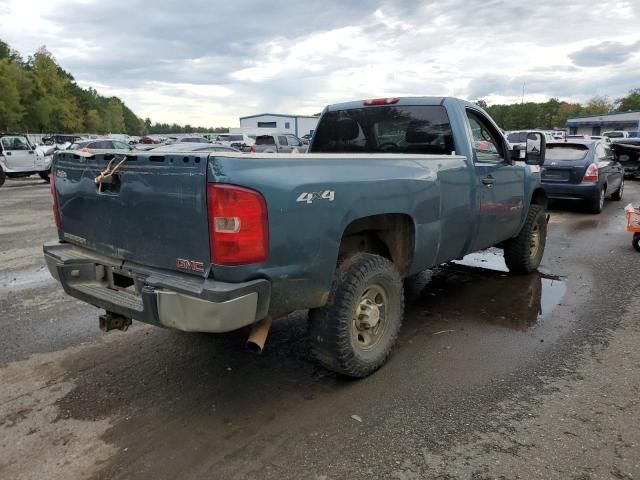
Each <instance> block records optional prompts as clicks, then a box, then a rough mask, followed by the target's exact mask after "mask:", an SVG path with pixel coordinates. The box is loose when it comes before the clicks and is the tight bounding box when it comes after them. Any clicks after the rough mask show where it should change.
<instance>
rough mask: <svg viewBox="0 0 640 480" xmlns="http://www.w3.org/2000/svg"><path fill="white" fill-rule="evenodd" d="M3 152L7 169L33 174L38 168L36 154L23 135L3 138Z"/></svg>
mask: <svg viewBox="0 0 640 480" xmlns="http://www.w3.org/2000/svg"><path fill="white" fill-rule="evenodd" d="M0 141H1V142H2V150H3V152H4V155H5V162H6V164H7V167H9V169H10V170H11V171H13V172H32V171H34V170H35V168H36V160H35V157H36V156H35V153H34V152H33V150H32V149H31V146H30V145H29V142H28V141H27V138H26V137H24V136H22V135H7V136H6V137H2V139H1V140H0Z"/></svg>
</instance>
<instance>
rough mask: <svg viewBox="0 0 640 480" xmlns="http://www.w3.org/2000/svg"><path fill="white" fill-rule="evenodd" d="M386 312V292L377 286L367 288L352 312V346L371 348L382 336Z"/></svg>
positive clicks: (387, 302)
mask: <svg viewBox="0 0 640 480" xmlns="http://www.w3.org/2000/svg"><path fill="white" fill-rule="evenodd" d="M388 311H389V297H388V295H387V292H386V290H385V289H384V288H383V287H382V286H381V285H378V284H373V285H370V286H369V287H367V288H366V289H365V291H364V292H363V293H362V295H361V296H360V299H359V300H358V303H357V304H356V307H355V309H354V312H353V322H352V328H351V334H352V338H353V344H354V345H356V346H357V347H359V348H361V349H363V350H368V349H371V348H373V347H374V346H375V345H376V344H377V343H378V342H379V341H380V339H381V338H382V335H383V334H384V331H385V328H386V323H387V315H388Z"/></svg>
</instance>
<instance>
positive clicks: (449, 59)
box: [0, 0, 640, 126]
mask: <svg viewBox="0 0 640 480" xmlns="http://www.w3.org/2000/svg"><path fill="white" fill-rule="evenodd" d="M0 38H1V39H3V40H4V41H6V42H8V43H9V44H10V45H11V46H12V47H13V48H15V49H17V50H18V51H19V52H20V53H21V54H22V55H24V56H28V55H29V54H32V53H33V52H34V51H35V50H36V49H37V48H38V47H39V46H41V45H46V46H47V48H48V49H49V50H50V51H51V52H52V53H53V54H54V56H55V57H56V59H57V60H58V62H59V63H60V64H61V65H62V66H63V68H65V69H66V70H68V71H69V72H71V73H72V74H73V75H74V77H75V78H76V80H77V81H78V82H79V83H80V84H81V85H83V86H93V87H95V88H96V89H97V90H98V91H100V93H102V94H104V95H118V96H119V97H121V98H122V99H123V100H124V101H125V102H126V103H127V104H128V105H129V106H130V107H131V108H132V109H133V110H134V111H135V112H136V113H137V114H138V115H139V116H142V117H147V116H148V117H151V119H152V120H153V121H168V122H173V121H176V122H178V123H190V124H192V125H194V124H196V125H207V126H237V125H238V117H239V116H242V115H250V114H254V113H261V112H276V113H278V112H280V113H299V114H311V113H315V112H319V111H320V110H321V109H322V107H323V106H324V105H326V104H327V103H333V102H338V101H343V100H350V99H351V100H353V99H359V98H368V97H377V96H396V95H455V96H459V97H463V98H467V99H470V100H475V99H478V98H483V99H485V100H487V101H488V102H489V103H496V102H509V103H510V102H515V101H520V96H521V94H522V86H523V84H524V85H525V99H527V100H546V99H547V98H549V97H552V96H555V97H559V98H561V99H567V100H580V101H581V100H585V99H588V98H589V97H591V96H593V95H596V94H598V95H605V94H608V95H609V96H611V97H612V98H616V97H619V96H621V95H623V94H625V93H626V92H627V91H628V90H629V89H631V88H634V87H640V0H619V1H606V0H604V1H603V0H601V1H597V2H595V1H588V0H579V1H573V0H554V1H549V0H536V1H528V2H521V1H518V0H511V1H496V0H494V1H492V0H482V1H473V0H439V1H438V2H429V1H422V2H421V1H417V0H416V1H410V0H395V1H394V0H350V1H346V0H344V1H343V0H316V1H303V0H298V1H292V0H270V1H269V2H262V1H257V0H228V1H222V0H207V1H200V0H179V1H177V0H175V1H170V0H169V1H167V0H160V1H156V2H143V1H140V0H126V1H123V0H0Z"/></svg>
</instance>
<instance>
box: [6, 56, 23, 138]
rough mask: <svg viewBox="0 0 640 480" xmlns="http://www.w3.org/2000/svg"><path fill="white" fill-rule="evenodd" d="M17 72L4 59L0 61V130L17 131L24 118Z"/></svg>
mask: <svg viewBox="0 0 640 480" xmlns="http://www.w3.org/2000/svg"><path fill="white" fill-rule="evenodd" d="M17 77H18V72H17V70H16V68H15V67H14V66H13V64H11V63H10V62H9V60H8V59H6V58H4V59H1V60H0V130H5V131H12V130H19V129H20V126H21V124H22V118H23V116H24V108H23V106H22V104H21V102H20V90H19V89H18V80H17Z"/></svg>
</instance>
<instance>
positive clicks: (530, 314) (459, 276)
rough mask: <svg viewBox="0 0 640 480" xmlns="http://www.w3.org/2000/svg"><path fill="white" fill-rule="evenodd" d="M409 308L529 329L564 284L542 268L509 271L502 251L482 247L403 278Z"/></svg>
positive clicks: (550, 309)
mask: <svg viewBox="0 0 640 480" xmlns="http://www.w3.org/2000/svg"><path fill="white" fill-rule="evenodd" d="M405 288H406V291H407V295H408V298H407V300H408V301H407V307H408V310H409V311H414V312H415V311H419V310H422V311H423V312H425V313H426V314H427V315H428V314H429V313H430V312H431V311H439V312H446V314H447V316H448V317H449V318H464V319H470V320H472V321H473V322H474V323H489V324H495V325H499V326H502V327H506V328H510V329H514V330H528V329H529V328H531V327H534V326H536V325H538V324H539V323H541V322H542V321H544V320H545V319H546V318H548V317H549V316H550V315H551V313H552V312H553V311H554V309H555V308H556V307H557V306H558V305H560V304H561V302H562V299H563V297H564V295H565V293H566V291H567V285H566V283H565V282H564V280H563V279H562V278H561V277H557V276H553V275H547V274H544V273H540V272H535V273H531V274H528V275H510V274H508V273H507V269H506V267H505V265H504V260H503V258H502V256H501V255H499V254H497V253H495V252H483V253H477V254H473V255H469V256H467V257H465V258H464V259H463V260H461V261H457V262H453V263H449V264H446V265H442V266H440V267H438V268H435V269H433V270H430V271H425V272H422V273H421V274H419V275H418V276H417V277H414V278H412V279H411V280H409V281H407V283H406V287H405Z"/></svg>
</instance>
